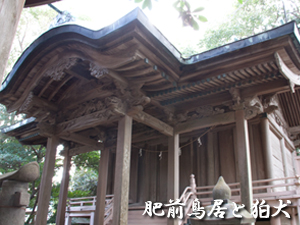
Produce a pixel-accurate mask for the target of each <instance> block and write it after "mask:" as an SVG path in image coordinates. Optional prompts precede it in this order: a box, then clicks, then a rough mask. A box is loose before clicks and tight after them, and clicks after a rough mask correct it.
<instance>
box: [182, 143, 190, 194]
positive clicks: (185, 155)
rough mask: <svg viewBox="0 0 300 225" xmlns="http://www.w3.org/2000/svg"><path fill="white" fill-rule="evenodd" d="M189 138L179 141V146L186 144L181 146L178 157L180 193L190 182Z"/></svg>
mask: <svg viewBox="0 0 300 225" xmlns="http://www.w3.org/2000/svg"><path fill="white" fill-rule="evenodd" d="M189 142H190V140H189V141H187V142H184V143H180V145H179V146H184V145H187V146H186V147H184V148H181V156H180V157H179V166H180V170H179V177H180V178H179V183H180V187H179V193H180V194H181V193H182V192H183V191H184V189H185V188H186V187H187V186H189V183H190V175H191V174H190V172H191V161H192V160H191V157H190V156H191V152H190V151H191V144H189Z"/></svg>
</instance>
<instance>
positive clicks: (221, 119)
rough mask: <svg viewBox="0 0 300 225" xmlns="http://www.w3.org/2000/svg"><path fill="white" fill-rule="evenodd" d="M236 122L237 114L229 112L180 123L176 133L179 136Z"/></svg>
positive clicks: (176, 127)
mask: <svg viewBox="0 0 300 225" xmlns="http://www.w3.org/2000/svg"><path fill="white" fill-rule="evenodd" d="M234 122H235V113H234V112H227V113H223V114H217V115H213V116H209V117H204V118H201V119H193V120H190V121H187V122H184V123H180V124H178V125H176V126H175V128H174V132H175V133H178V134H182V133H187V132H190V131H193V130H198V129H202V128H205V127H211V126H215V125H225V124H229V123H234Z"/></svg>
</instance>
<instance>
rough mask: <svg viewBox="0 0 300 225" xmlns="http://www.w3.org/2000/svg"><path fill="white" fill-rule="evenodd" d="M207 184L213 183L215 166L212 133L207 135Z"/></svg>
mask: <svg viewBox="0 0 300 225" xmlns="http://www.w3.org/2000/svg"><path fill="white" fill-rule="evenodd" d="M207 160H208V168H207V182H208V185H214V183H215V164H214V136H213V133H212V132H209V133H208V134H207Z"/></svg>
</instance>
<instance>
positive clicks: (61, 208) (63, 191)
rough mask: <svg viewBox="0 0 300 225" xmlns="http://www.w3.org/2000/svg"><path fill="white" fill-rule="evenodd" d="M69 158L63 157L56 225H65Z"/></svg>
mask: <svg viewBox="0 0 300 225" xmlns="http://www.w3.org/2000/svg"><path fill="white" fill-rule="evenodd" d="M71 158H72V157H71V156H70V155H66V156H65V157H64V164H63V177H62V179H61V183H60V190H59V200H58V206H57V215H56V224H62V225H63V224H65V213H66V206H67V198H68V188H69V179H70V167H71Z"/></svg>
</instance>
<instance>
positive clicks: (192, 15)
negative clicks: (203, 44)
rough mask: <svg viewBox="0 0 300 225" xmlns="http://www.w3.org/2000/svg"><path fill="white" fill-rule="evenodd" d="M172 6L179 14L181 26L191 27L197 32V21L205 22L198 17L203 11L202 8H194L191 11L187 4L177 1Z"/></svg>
mask: <svg viewBox="0 0 300 225" xmlns="http://www.w3.org/2000/svg"><path fill="white" fill-rule="evenodd" d="M173 6H174V7H175V9H176V10H177V11H178V12H179V17H180V18H181V19H182V24H183V26H191V27H193V28H194V30H199V24H198V23H197V20H198V21H201V22H207V19H206V18H205V17H204V16H202V15H199V13H200V12H202V11H203V10H204V8H203V7H199V8H196V9H195V10H193V11H192V10H191V6H190V4H189V2H188V1H186V0H178V1H176V2H175V3H174V5H173Z"/></svg>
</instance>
